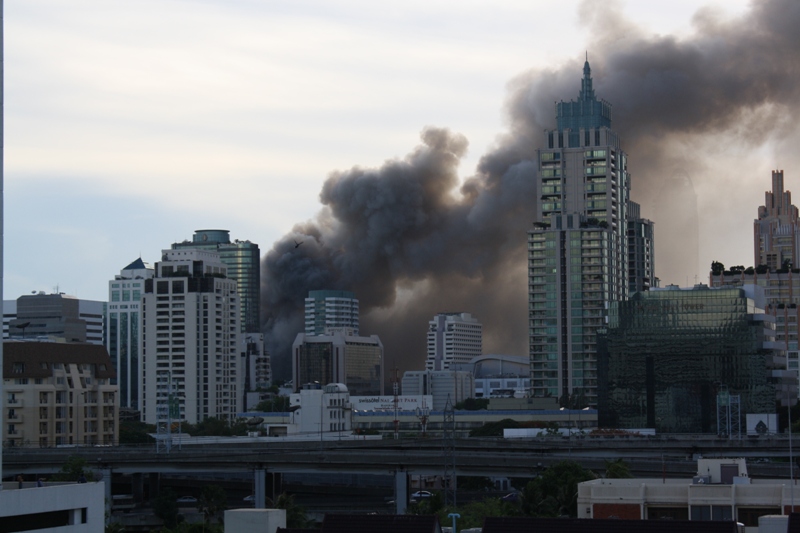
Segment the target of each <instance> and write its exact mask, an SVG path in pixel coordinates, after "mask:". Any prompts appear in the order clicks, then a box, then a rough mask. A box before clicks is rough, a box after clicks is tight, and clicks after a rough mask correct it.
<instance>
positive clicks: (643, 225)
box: [628, 202, 658, 295]
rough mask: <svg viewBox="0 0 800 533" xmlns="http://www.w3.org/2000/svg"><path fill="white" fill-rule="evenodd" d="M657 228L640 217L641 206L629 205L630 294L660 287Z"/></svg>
mask: <svg viewBox="0 0 800 533" xmlns="http://www.w3.org/2000/svg"><path fill="white" fill-rule="evenodd" d="M654 240H655V227H654V224H653V221H651V220H648V219H646V218H642V217H641V216H640V215H639V204H637V203H636V202H630V203H629V204H628V294H631V295H632V294H633V293H635V292H640V291H647V290H650V288H651V287H658V278H656V272H655V246H654Z"/></svg>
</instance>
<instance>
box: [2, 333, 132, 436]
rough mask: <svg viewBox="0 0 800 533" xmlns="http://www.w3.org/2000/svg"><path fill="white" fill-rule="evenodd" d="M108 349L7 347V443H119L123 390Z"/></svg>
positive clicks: (35, 345)
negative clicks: (118, 382) (113, 381)
mask: <svg viewBox="0 0 800 533" xmlns="http://www.w3.org/2000/svg"><path fill="white" fill-rule="evenodd" d="M114 378H116V372H115V371H114V367H113V365H112V363H111V358H110V357H109V355H108V352H107V351H106V349H105V347H104V346H102V345H98V344H89V343H53V342H22V341H6V342H4V343H3V392H4V395H5V397H4V398H3V400H4V402H3V411H4V412H3V419H4V424H3V430H2V435H3V445H4V446H33V447H41V448H46V447H51V446H63V445H78V444H80V445H94V444H105V445H109V444H116V443H117V442H118V441H119V437H118V436H119V398H118V395H119V387H118V386H117V385H113V384H112V380H113V379H114Z"/></svg>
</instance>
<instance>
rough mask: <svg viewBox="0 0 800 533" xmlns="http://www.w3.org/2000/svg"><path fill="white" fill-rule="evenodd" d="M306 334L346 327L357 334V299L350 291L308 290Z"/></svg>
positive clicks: (322, 332) (320, 333) (319, 333)
mask: <svg viewBox="0 0 800 533" xmlns="http://www.w3.org/2000/svg"><path fill="white" fill-rule="evenodd" d="M305 318H306V321H305V333H306V335H325V334H327V332H328V330H330V329H331V328H337V329H338V328H348V329H351V330H352V331H353V334H354V335H358V300H357V299H356V297H355V294H353V293H352V292H350V291H330V290H325V291H309V293H308V298H306V300H305Z"/></svg>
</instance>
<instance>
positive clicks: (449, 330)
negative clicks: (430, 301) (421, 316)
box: [425, 313, 483, 370]
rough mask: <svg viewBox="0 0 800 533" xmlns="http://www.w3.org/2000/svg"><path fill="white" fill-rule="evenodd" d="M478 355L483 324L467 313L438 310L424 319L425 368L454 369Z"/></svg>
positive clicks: (480, 348)
mask: <svg viewBox="0 0 800 533" xmlns="http://www.w3.org/2000/svg"><path fill="white" fill-rule="evenodd" d="M480 355H483V326H482V325H481V323H480V322H478V319H477V318H475V317H473V316H472V315H471V314H469V313H439V314H438V315H436V316H435V317H433V320H431V321H430V322H428V358H427V359H426V360H425V370H455V369H457V368H459V365H468V364H469V363H470V361H471V360H472V359H473V358H474V357H478V356H480ZM459 369H460V368H459Z"/></svg>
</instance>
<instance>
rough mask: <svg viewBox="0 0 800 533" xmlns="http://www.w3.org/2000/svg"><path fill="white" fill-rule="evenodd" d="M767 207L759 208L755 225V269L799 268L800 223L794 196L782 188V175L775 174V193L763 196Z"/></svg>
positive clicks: (773, 180)
mask: <svg viewBox="0 0 800 533" xmlns="http://www.w3.org/2000/svg"><path fill="white" fill-rule="evenodd" d="M764 197H765V198H764V205H762V206H760V207H759V208H758V219H756V220H755V222H754V223H753V233H754V236H755V242H754V247H755V250H754V251H755V266H759V265H766V266H767V268H769V269H770V270H777V269H779V268H783V267H785V266H786V265H787V264H788V265H790V266H793V267H798V266H800V259H799V258H798V257H799V256H798V254H799V253H800V223H799V222H798V218H797V207H795V206H794V205H792V193H791V192H789V191H785V190H784V188H783V171H782V170H773V171H772V191H771V192H770V191H767V192H766V193H764Z"/></svg>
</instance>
